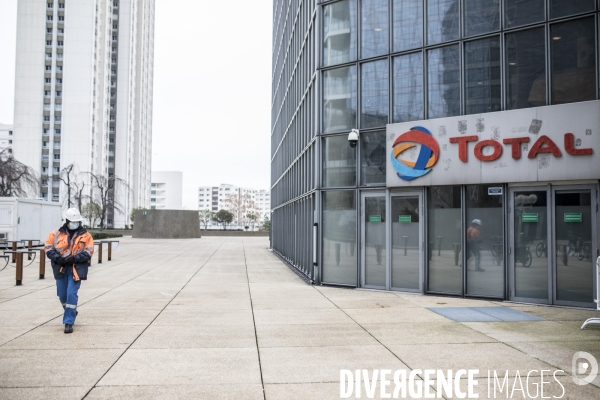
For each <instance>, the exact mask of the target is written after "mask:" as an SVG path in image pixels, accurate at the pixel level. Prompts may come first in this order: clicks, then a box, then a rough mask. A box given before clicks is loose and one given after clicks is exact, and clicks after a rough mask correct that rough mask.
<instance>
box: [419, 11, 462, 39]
mask: <svg viewBox="0 0 600 400" xmlns="http://www.w3.org/2000/svg"><path fill="white" fill-rule="evenodd" d="M458 3H459V0H427V44H436V43H442V42H447V41H449V40H455V39H458V34H459V32H460V31H459V29H458V27H459V23H460V21H459V13H458Z"/></svg>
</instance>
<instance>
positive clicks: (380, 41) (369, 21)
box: [360, 0, 389, 58]
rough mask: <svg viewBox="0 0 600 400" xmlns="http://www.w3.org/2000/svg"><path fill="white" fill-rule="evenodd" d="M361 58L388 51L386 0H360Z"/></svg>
mask: <svg viewBox="0 0 600 400" xmlns="http://www.w3.org/2000/svg"><path fill="white" fill-rule="evenodd" d="M361 6H362V7H361V12H362V22H361V41H362V42H361V46H360V53H361V57H362V58H369V57H374V56H378V55H381V54H386V53H387V52H388V36H389V35H388V15H389V13H388V0H363V1H362V2H361Z"/></svg>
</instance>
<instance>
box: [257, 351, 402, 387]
mask: <svg viewBox="0 0 600 400" xmlns="http://www.w3.org/2000/svg"><path fill="white" fill-rule="evenodd" d="M260 360H261V366H262V372H263V379H264V382H265V384H269V383H310V382H338V384H339V381H340V370H341V369H348V370H351V371H353V370H356V369H368V370H373V369H392V370H397V369H405V370H408V367H407V366H406V365H405V364H403V363H402V362H401V361H400V360H398V358H396V357H395V356H394V355H393V354H391V353H390V352H389V351H388V350H387V349H385V348H384V347H383V346H381V345H377V346H330V347H277V348H261V350H260Z"/></svg>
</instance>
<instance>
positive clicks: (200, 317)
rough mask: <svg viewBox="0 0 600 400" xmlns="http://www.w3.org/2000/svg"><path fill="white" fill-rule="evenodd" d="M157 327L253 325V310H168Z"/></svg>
mask: <svg viewBox="0 0 600 400" xmlns="http://www.w3.org/2000/svg"><path fill="white" fill-rule="evenodd" d="M153 324H155V325H172V326H194V325H227V326H232V325H233V326H234V325H253V324H254V321H253V319H252V310H246V309H242V310H185V309H182V308H179V309H174V308H167V309H166V310H164V311H163V312H162V313H160V315H159V316H158V317H157V318H156V320H155V321H154V323H153Z"/></svg>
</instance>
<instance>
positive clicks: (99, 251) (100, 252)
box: [98, 242, 102, 264]
mask: <svg viewBox="0 0 600 400" xmlns="http://www.w3.org/2000/svg"><path fill="white" fill-rule="evenodd" d="M98 264H102V242H98Z"/></svg>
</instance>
